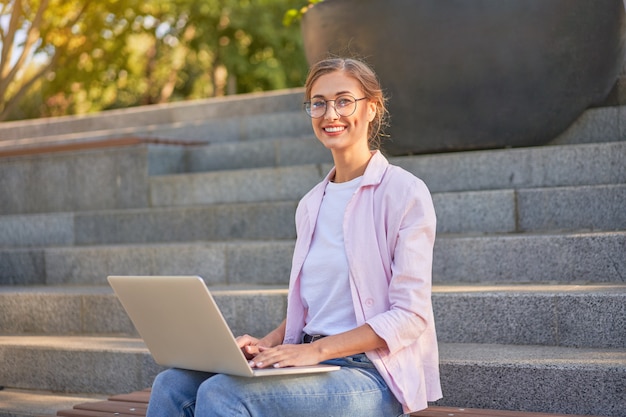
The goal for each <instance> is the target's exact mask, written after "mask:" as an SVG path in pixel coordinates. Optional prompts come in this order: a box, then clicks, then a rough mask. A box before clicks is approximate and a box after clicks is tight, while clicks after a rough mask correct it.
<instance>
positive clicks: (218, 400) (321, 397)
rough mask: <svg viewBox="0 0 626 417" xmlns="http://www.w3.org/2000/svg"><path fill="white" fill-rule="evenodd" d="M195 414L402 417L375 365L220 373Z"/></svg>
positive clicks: (204, 389)
mask: <svg viewBox="0 0 626 417" xmlns="http://www.w3.org/2000/svg"><path fill="white" fill-rule="evenodd" d="M195 415H196V417H217V416H223V417H226V416H227V417H234V416H254V417H265V416H272V417H278V416H299V417H309V416H310V417H319V416H324V417H332V416H337V417H351V416H355V417H356V416H358V417H363V416H377V417H397V416H400V415H402V406H401V405H400V403H399V402H398V401H397V400H396V399H395V397H394V396H393V394H392V393H391V391H390V390H389V388H388V387H387V385H386V384H385V382H384V380H383V379H382V378H381V377H380V375H379V374H378V372H377V371H376V370H375V369H374V368H373V366H370V367H368V366H343V367H342V368H341V370H339V371H333V372H328V373H321V374H308V375H290V376H268V377H262V378H243V377H235V376H229V375H215V376H214V377H212V378H210V379H208V380H206V381H204V382H203V383H202V385H201V386H200V388H199V390H198V396H197V401H196V414H195Z"/></svg>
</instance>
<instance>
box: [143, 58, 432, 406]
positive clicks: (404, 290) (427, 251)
mask: <svg viewBox="0 0 626 417" xmlns="http://www.w3.org/2000/svg"><path fill="white" fill-rule="evenodd" d="M305 87H306V98H307V101H306V103H305V110H306V112H307V113H308V114H309V116H311V120H312V126H313V130H314V131H315V135H316V136H317V138H318V139H319V140H320V141H321V142H322V144H323V145H324V146H325V147H327V148H328V149H330V151H331V153H332V156H333V160H334V164H335V166H334V168H333V169H332V170H331V172H330V173H329V174H328V175H327V177H326V178H325V179H324V180H323V181H322V182H321V183H320V184H318V185H317V186H316V187H314V188H313V189H312V190H311V191H310V192H309V193H308V194H307V195H305V196H304V197H303V198H302V200H301V201H300V204H299V205H298V209H297V211H296V228H297V233H298V238H297V240H296V246H295V251H294V255H293V262H292V270H291V276H290V282H289V295H288V307H287V317H286V319H285V320H284V321H283V322H282V323H281V324H280V326H278V327H277V328H276V329H275V330H273V331H272V332H270V333H269V334H267V335H266V336H264V337H263V338H261V339H257V338H254V337H252V336H249V335H244V336H241V337H239V338H238V339H237V340H238V343H239V346H240V347H241V348H242V350H243V352H244V354H245V355H246V357H247V358H248V359H249V360H250V365H251V366H253V367H259V368H263V367H269V366H273V367H285V366H299V365H312V364H317V363H320V362H326V363H332V364H338V365H341V366H342V367H341V370H339V371H335V372H328V373H323V374H311V375H306V376H282V377H269V378H241V377H234V376H228V375H221V374H218V375H212V374H206V373H200V372H193V371H186V370H179V369H172V370H168V371H165V372H163V373H161V374H159V375H158V376H157V378H156V380H155V383H154V386H153V389H152V397H151V399H150V406H149V408H148V416H149V417H157V416H168V417H171V416H178V415H196V416H199V417H207V416H228V417H232V416H272V417H273V416H299V417H303V416H311V417H322V416H324V417H327V416H340V417H346V416H359V417H363V416H399V415H402V414H403V413H408V412H411V411H416V410H421V409H424V408H426V407H427V401H434V400H437V399H439V398H440V397H441V388H440V383H439V364H438V350H437V340H436V335H435V327H434V320H433V313H432V305H431V270H432V253H433V244H434V240H435V223H436V220H435V213H434V209H433V205H432V200H431V197H430V193H429V192H428V189H427V188H426V186H425V185H424V183H423V182H422V181H421V180H419V179H417V178H416V177H414V176H413V175H412V174H410V173H408V172H406V171H404V170H402V169H401V168H398V167H395V166H392V165H390V164H389V163H388V162H387V160H386V159H385V158H384V157H383V156H382V154H381V153H380V151H377V150H372V149H377V147H378V138H379V135H380V134H381V129H382V127H383V126H384V123H385V117H386V113H387V111H386V106H385V98H384V96H383V93H382V90H381V88H380V85H379V83H378V80H377V78H376V75H375V74H374V72H373V71H372V70H371V69H370V68H369V67H368V66H366V65H365V64H364V63H362V62H360V61H357V60H352V59H327V60H324V61H321V62H319V63H318V64H316V65H314V66H313V67H312V68H311V70H310V73H309V76H308V78H307V81H306V85H305Z"/></svg>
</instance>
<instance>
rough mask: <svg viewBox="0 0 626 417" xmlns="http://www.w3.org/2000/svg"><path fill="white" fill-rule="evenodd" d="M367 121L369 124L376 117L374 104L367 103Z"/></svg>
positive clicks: (373, 102)
mask: <svg viewBox="0 0 626 417" xmlns="http://www.w3.org/2000/svg"><path fill="white" fill-rule="evenodd" d="M367 104H368V109H367V120H368V121H369V122H370V123H371V122H372V121H373V120H374V118H375V117H376V102H375V101H368V102H367Z"/></svg>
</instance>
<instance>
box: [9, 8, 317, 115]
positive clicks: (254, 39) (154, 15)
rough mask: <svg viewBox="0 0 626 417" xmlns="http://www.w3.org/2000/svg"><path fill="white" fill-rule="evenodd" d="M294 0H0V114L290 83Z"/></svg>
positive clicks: (296, 43) (298, 78)
mask: <svg viewBox="0 0 626 417" xmlns="http://www.w3.org/2000/svg"><path fill="white" fill-rule="evenodd" d="M294 2H295V0H254V1H250V0H144V1H139V0H72V1H68V0H11V1H8V2H7V1H6V0H3V3H2V8H1V9H0V32H1V34H0V36H1V38H0V41H1V42H2V55H1V64H0V70H1V71H0V120H3V119H6V118H7V117H9V116H10V117H11V118H25V117H39V116H56V115H62V114H79V113H87V112H93V111H99V110H103V109H110V108H119V107H128V106H134V105H140V104H152V103H163V102H167V101H174V100H185V99H192V98H202V97H210V96H218V95H224V94H235V93H245V92H252V91H264V90H271V89H278V88H287V87H294V86H300V85H301V84H302V82H303V81H304V77H305V75H306V70H307V65H306V62H305V59H304V53H303V52H302V46H301V40H300V35H299V29H298V28H296V27H292V28H287V27H284V26H283V25H282V24H281V21H282V17H283V14H284V12H285V10H287V9H289V8H290V7H293V5H292V3H294Z"/></svg>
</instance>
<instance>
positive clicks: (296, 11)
mask: <svg viewBox="0 0 626 417" xmlns="http://www.w3.org/2000/svg"><path fill="white" fill-rule="evenodd" d="M322 1H324V0H308V1H307V2H306V4H305V5H303V6H301V7H299V8H293V9H289V10H287V11H286V12H285V14H284V15H283V25H285V26H286V27H289V26H291V25H293V24H294V23H296V22H300V20H302V16H304V14H305V13H306V12H307V10H309V9H310V8H311V7H313V6H314V5H316V4H317V3H321V2H322Z"/></svg>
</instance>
